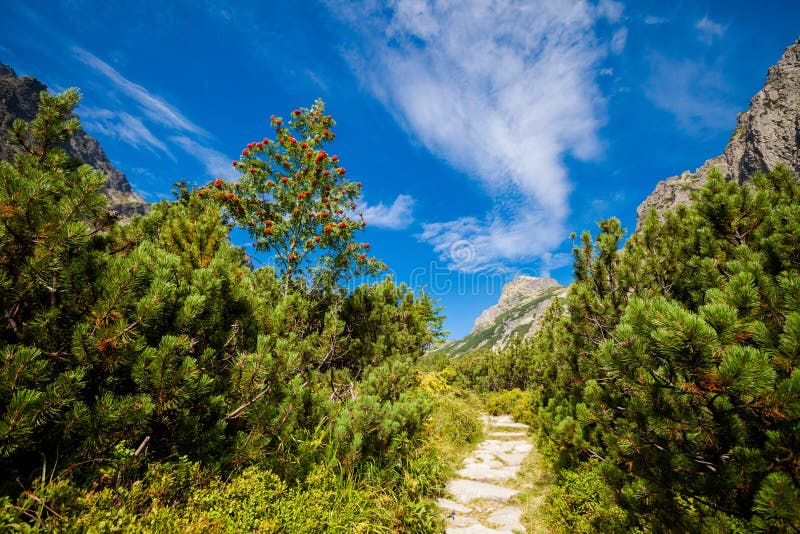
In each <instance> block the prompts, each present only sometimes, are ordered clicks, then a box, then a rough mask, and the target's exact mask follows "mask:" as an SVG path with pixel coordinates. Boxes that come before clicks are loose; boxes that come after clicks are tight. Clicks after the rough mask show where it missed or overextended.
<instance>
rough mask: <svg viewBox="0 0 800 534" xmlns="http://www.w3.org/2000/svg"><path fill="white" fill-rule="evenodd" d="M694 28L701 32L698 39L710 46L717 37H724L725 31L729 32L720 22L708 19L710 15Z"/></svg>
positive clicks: (698, 22)
mask: <svg viewBox="0 0 800 534" xmlns="http://www.w3.org/2000/svg"><path fill="white" fill-rule="evenodd" d="M694 27H695V29H696V30H699V32H700V33H699V35H698V36H697V37H698V39H700V40H701V41H703V42H704V43H706V44H709V45H710V44H711V43H712V42H713V41H714V38H715V37H722V36H723V35H725V30H727V27H725V26H723V25H722V24H720V23H718V22H714V21H713V20H711V19H710V18H708V15H706V16H705V17H703V18H702V19H700V20H698V21H697V24H695V25H694Z"/></svg>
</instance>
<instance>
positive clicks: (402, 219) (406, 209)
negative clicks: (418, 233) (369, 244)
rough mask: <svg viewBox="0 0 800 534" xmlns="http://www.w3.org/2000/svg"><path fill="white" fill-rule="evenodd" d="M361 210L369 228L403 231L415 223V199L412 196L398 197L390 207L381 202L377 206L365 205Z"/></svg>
mask: <svg viewBox="0 0 800 534" xmlns="http://www.w3.org/2000/svg"><path fill="white" fill-rule="evenodd" d="M363 204H364V208H363V209H362V210H361V211H362V213H363V214H364V220H365V221H366V222H367V224H368V225H369V226H374V227H377V228H388V229H390V230H403V229H405V228H408V227H409V226H410V225H411V223H413V222H414V198H413V197H412V196H411V195H397V198H396V199H394V202H392V204H391V205H390V206H387V205H385V204H384V203H383V202H379V203H378V204H376V205H375V206H370V205H369V204H367V203H363Z"/></svg>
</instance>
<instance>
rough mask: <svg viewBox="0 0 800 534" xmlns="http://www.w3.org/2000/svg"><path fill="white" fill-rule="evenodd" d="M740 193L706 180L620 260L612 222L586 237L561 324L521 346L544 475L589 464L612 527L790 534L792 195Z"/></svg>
mask: <svg viewBox="0 0 800 534" xmlns="http://www.w3.org/2000/svg"><path fill="white" fill-rule="evenodd" d="M753 183H754V185H753V186H749V185H745V186H739V185H738V184H736V183H731V182H726V181H725V180H724V179H723V178H722V176H721V175H720V174H719V173H718V172H716V171H714V172H712V173H711V174H710V176H709V181H708V183H707V185H706V186H705V187H704V188H703V189H702V190H701V191H699V192H698V193H697V194H696V195H695V199H694V204H693V205H692V206H691V207H689V208H686V207H681V208H678V210H677V211H676V212H668V213H666V214H662V217H659V215H658V214H656V213H655V212H653V211H651V213H650V214H649V215H648V217H647V218H646V220H645V221H644V224H643V226H642V228H641V230H640V231H639V232H637V233H636V234H634V235H633V236H631V238H630V239H629V240H628V242H627V243H626V244H625V247H624V248H620V244H621V238H622V235H623V231H622V229H621V228H620V225H619V223H618V221H616V219H610V220H607V221H603V222H601V223H600V230H601V232H600V234H599V235H598V236H597V238H596V239H595V240H594V242H593V241H592V240H591V237H590V236H589V235H588V233H585V234H584V235H583V236H582V237H581V245H580V246H579V247H576V248H575V258H576V261H575V277H576V281H575V283H574V285H573V287H572V289H571V290H570V293H569V295H568V297H567V305H568V313H567V314H566V315H563V316H561V317H558V315H559V312H558V310H554V317H553V318H551V320H550V321H547V322H546V324H545V327H544V328H543V330H542V332H541V333H540V334H539V335H538V336H537V338H536V339H535V341H534V342H533V344H532V351H533V353H534V356H533V357H532V361H531V365H532V366H533V367H534V368H535V369H536V371H535V372H534V376H535V377H536V378H535V381H536V383H535V385H534V397H535V399H536V404H537V406H538V416H537V424H538V427H539V429H540V431H541V432H542V435H543V436H544V439H545V442H546V443H548V444H549V445H550V447H551V449H552V450H553V451H554V454H555V455H556V460H557V462H556V465H557V466H560V467H561V468H569V469H583V468H582V467H581V466H582V465H583V464H584V462H587V461H589V460H591V461H593V462H596V463H595V464H593V465H595V467H593V468H592V470H593V471H597V472H599V473H602V475H603V480H605V482H606V483H607V484H608V485H609V487H610V488H611V489H612V492H613V495H614V497H615V499H616V501H617V502H618V503H619V504H620V505H621V506H622V508H623V509H624V510H626V512H627V513H628V514H630V516H629V519H625V520H624V521H622V522H621V524H625V525H627V527H625V528H628V527H630V526H631V525H632V524H634V525H639V526H640V527H643V528H647V529H656V530H666V531H700V530H703V531H708V530H710V529H711V530H713V529H716V527H713V528H712V525H718V526H719V525H727V527H725V528H729V529H733V530H735V529H738V528H742V525H748V526H747V527H746V528H748V529H762V530H767V531H781V532H783V531H793V530H796V529H797V528H798V527H800V523H799V522H798V517H800V516H798V514H797V508H796V502H797V495H798V490H800V484H799V483H798V480H800V471H798V470H797V464H796V462H794V461H793V460H792V459H793V458H794V457H795V456H796V455H797V454H798V452H800V451H799V450H798V443H800V441H798V437H799V436H798V433H797V432H798V431H797V429H798V417H799V416H800V411H798V408H799V407H800V404H798V402H799V401H800V397H798V395H797V391H798V383H800V382H798V377H799V376H800V375H798V372H797V369H796V367H797V365H798V356H800V352H798V350H797V347H798V346H800V337H799V336H798V328H797V324H798V320H797V317H798V316H797V313H798V309H797V304H798V299H797V295H798V288H799V287H800V271H799V269H800V262H798V261H797V260H798V251H799V250H800V249H799V248H798V244H800V243H798V241H797V237H796V236H797V235H798V232H800V209H798V206H799V205H800V204H798V201H799V200H800V185H798V180H797V177H795V176H792V174H791V173H790V172H789V171H788V170H787V169H786V168H780V167H779V168H777V169H775V170H774V171H773V172H771V173H769V174H764V175H756V176H754V177H753ZM630 521H633V523H630Z"/></svg>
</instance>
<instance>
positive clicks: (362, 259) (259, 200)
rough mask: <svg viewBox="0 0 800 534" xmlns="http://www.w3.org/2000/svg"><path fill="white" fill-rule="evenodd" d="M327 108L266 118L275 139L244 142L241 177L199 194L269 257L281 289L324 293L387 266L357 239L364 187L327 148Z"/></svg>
mask: <svg viewBox="0 0 800 534" xmlns="http://www.w3.org/2000/svg"><path fill="white" fill-rule="evenodd" d="M324 111H325V106H324V104H323V102H322V101H321V100H317V101H316V102H315V103H314V104H313V105H312V106H311V107H310V108H302V109H296V110H294V111H293V112H292V113H291V115H290V118H289V119H288V120H287V121H284V119H283V118H281V117H275V116H272V117H270V126H271V127H272V128H273V129H274V132H275V135H274V138H269V137H265V138H263V139H261V140H258V141H253V142H250V143H248V144H247V146H246V147H245V148H244V149H243V150H242V153H241V156H240V158H239V159H238V160H235V161H233V162H232V165H233V167H234V168H235V169H237V170H238V172H239V174H240V177H239V180H238V181H237V182H229V181H225V180H222V179H221V178H218V179H216V180H214V182H213V183H212V184H209V185H208V186H206V187H204V188H202V189H200V190H199V191H198V194H199V195H203V196H209V197H211V198H213V199H215V200H217V201H218V202H220V203H221V204H222V205H223V206H224V208H225V211H226V214H227V215H228V217H230V220H231V221H233V222H234V223H235V224H237V225H238V226H240V227H242V228H244V229H246V230H247V231H248V232H249V233H250V235H251V236H252V237H253V239H254V245H255V248H256V250H258V251H264V252H267V251H269V252H272V253H273V255H274V266H275V268H276V270H277V271H278V274H279V276H280V277H281V278H282V279H283V280H284V283H285V284H289V283H290V282H291V281H292V280H296V279H305V280H306V282H310V285H311V286H312V287H322V288H326V287H331V286H332V285H334V284H335V283H336V282H337V281H339V280H342V279H343V278H347V277H348V276H352V275H358V274H377V273H378V272H380V271H381V270H384V269H386V266H385V265H384V264H383V263H382V262H380V261H378V260H377V259H375V258H374V257H372V256H370V245H369V243H362V242H357V241H356V240H355V234H356V232H358V231H359V230H362V229H363V228H364V227H365V226H366V224H367V223H366V221H364V220H363V217H362V214H361V212H359V211H358V205H357V204H356V202H357V200H358V198H359V197H360V191H361V182H351V181H350V180H348V178H347V174H346V173H347V171H346V169H345V168H344V167H343V166H341V163H340V161H339V157H338V156H337V155H336V154H329V153H328V152H327V151H326V150H324V147H325V146H326V145H328V144H329V143H331V142H333V140H334V137H335V134H334V132H333V127H334V125H335V122H334V120H333V118H332V117H331V116H330V115H325V114H324Z"/></svg>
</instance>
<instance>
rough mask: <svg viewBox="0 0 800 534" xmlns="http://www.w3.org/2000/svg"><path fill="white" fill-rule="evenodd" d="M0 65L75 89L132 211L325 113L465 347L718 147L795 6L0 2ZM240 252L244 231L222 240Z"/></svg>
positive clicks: (373, 207) (383, 247) (788, 27)
mask: <svg viewBox="0 0 800 534" xmlns="http://www.w3.org/2000/svg"><path fill="white" fill-rule="evenodd" d="M0 10H1V11H0V12H2V13H3V16H2V17H0V61H2V62H4V63H7V64H9V65H11V66H12V67H13V68H14V69H15V70H16V71H17V74H18V75H33V76H36V77H37V78H39V79H40V80H42V81H43V82H44V83H45V84H47V85H48V86H49V87H50V88H51V90H62V89H64V88H66V87H70V86H77V87H79V88H80V89H81V91H82V92H83V93H84V95H85V96H84V99H83V101H82V103H81V106H80V108H79V115H80V116H81V118H82V121H83V124H84V128H85V129H86V130H87V131H88V132H89V133H90V134H92V135H94V136H95V137H97V138H98V139H99V140H100V143H101V145H102V146H103V148H104V149H105V151H106V153H107V154H108V156H109V158H110V159H111V161H112V162H113V163H114V164H115V165H116V166H117V167H118V168H119V169H120V170H122V171H123V172H124V173H125V174H126V175H127V176H128V179H129V180H130V181H131V183H132V185H133V187H134V189H135V190H136V191H138V192H139V193H140V194H141V195H142V196H143V197H145V199H147V200H151V201H155V200H159V199H162V198H171V195H170V189H171V187H172V185H171V184H172V182H174V181H176V180H179V179H181V178H186V179H187V180H189V181H190V182H196V183H199V184H202V183H205V182H207V181H208V180H209V179H211V178H213V177H217V176H222V177H226V178H232V177H234V174H233V172H232V169H231V167H230V162H231V160H232V159H234V158H236V157H237V156H238V154H239V153H240V151H241V149H242V147H243V146H245V145H246V144H247V143H248V142H250V141H252V140H254V139H260V138H262V137H264V136H266V135H268V134H269V133H270V131H269V125H268V117H269V116H270V115H271V114H275V115H282V116H288V115H289V113H290V112H291V110H293V109H295V108H297V107H301V106H310V105H311V104H312V103H313V101H314V100H315V99H316V98H318V97H319V98H322V99H323V100H324V101H325V102H326V106H327V111H328V112H330V113H331V114H332V115H333V117H334V119H335V120H336V121H337V127H336V133H337V137H336V143H335V145H334V147H335V151H336V152H337V153H338V154H339V156H340V158H341V161H342V164H343V165H344V166H346V167H347V169H348V176H349V177H350V178H351V179H352V180H354V181H355V180H358V181H361V182H363V184H364V188H363V191H364V195H363V198H362V200H363V202H362V205H365V210H364V211H365V218H366V220H367V222H368V228H367V231H366V233H365V235H364V239H366V240H369V241H370V242H371V243H372V244H373V250H374V251H375V253H376V255H377V256H379V257H380V258H382V259H384V260H385V261H386V262H387V263H388V264H389V266H390V267H391V272H392V273H393V275H394V276H395V278H396V279H397V280H399V281H402V282H406V283H408V284H410V285H412V286H414V287H415V288H421V287H426V288H427V289H428V291H429V292H430V293H432V294H433V295H434V296H435V297H436V298H437V299H438V300H439V302H440V303H441V304H442V305H443V306H444V307H445V312H446V314H447V316H448V321H447V324H446V327H447V329H448V330H450V331H451V332H452V333H453V336H454V337H458V336H461V335H464V334H466V333H467V332H468V331H469V329H470V327H471V324H472V321H473V320H474V318H475V317H476V316H477V315H478V314H479V313H480V311H481V310H482V309H484V308H486V307H487V306H489V305H491V304H493V303H494V302H496V300H497V298H498V296H499V292H500V288H501V287H502V284H503V283H505V282H507V281H508V280H510V279H511V278H513V276H514V275H516V274H518V273H520V272H522V273H525V274H529V275H535V276H546V275H549V276H553V277H555V278H556V279H558V280H559V281H560V282H562V283H567V282H569V281H570V278H571V272H572V269H571V262H570V254H569V251H570V249H571V242H570V240H569V234H570V232H572V231H576V232H580V231H582V230H584V229H589V230H592V231H594V229H595V228H596V225H595V223H596V221H597V220H599V219H601V218H604V217H608V216H611V215H616V216H617V217H619V218H620V219H621V221H622V223H623V225H624V226H625V227H627V228H629V229H632V228H633V227H634V226H635V220H636V219H635V217H636V214H635V210H636V206H637V205H638V204H639V203H640V202H641V201H642V200H643V199H644V197H645V196H646V195H647V194H648V193H649V192H650V191H652V189H653V187H654V186H655V184H656V183H657V182H658V181H660V180H662V179H664V178H666V177H668V176H672V175H675V174H678V173H680V172H682V171H683V170H685V169H694V168H696V167H698V166H700V165H701V164H702V163H703V162H704V161H705V160H706V159H708V158H711V157H713V156H715V155H717V154H719V153H720V152H721V151H722V150H723V148H724V146H725V144H726V142H727V140H728V137H729V136H730V134H731V132H732V131H733V128H734V125H735V122H736V113H738V112H741V111H744V110H745V109H747V107H748V102H749V99H750V98H751V97H752V95H753V94H755V93H756V91H758V90H759V89H760V88H761V86H762V85H763V82H764V78H765V76H766V73H767V68H768V67H769V66H770V65H772V64H774V63H775V62H776V61H777V60H778V59H779V58H780V56H781V53H782V52H783V50H784V48H786V47H787V46H788V45H790V44H791V43H793V42H794V41H795V40H796V39H797V38H798V37H800V3H799V2H790V1H786V2H776V1H762V2H758V3H754V2H744V1H742V2H734V1H725V2H700V1H684V2H680V1H678V2H671V3H665V2H657V1H639V2H614V1H609V0H600V1H596V2H567V1H557V0H542V1H521V2H515V1H511V0H509V1H488V0H487V1H470V0H464V1H458V2H455V1H427V2H426V1H420V0H408V1H406V0H398V1H393V2H362V3H355V2H348V1H339V0H329V1H322V2H311V1H309V2H248V3H245V2H239V3H236V4H231V5H229V4H228V3H227V2H217V1H193V2H164V1H163V0H162V1H160V2H152V1H149V0H142V1H139V2H135V3H134V2H119V1H114V0H107V1H103V2H96V1H88V0H66V1H55V0H53V1H48V2H38V1H28V2H19V1H18V0H13V1H10V0H0ZM234 239H235V240H236V241H237V242H239V243H244V242H245V241H246V240H245V239H243V238H240V237H239V236H238V235H236V236H234Z"/></svg>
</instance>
